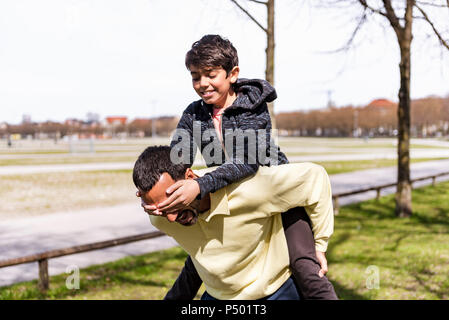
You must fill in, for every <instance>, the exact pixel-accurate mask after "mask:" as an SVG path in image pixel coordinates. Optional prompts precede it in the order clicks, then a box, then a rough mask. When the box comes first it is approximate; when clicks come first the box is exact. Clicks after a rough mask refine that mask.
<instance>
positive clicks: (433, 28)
mask: <svg viewBox="0 0 449 320" xmlns="http://www.w3.org/2000/svg"><path fill="white" fill-rule="evenodd" d="M447 1H448V2H449V0H447ZM415 7H416V8H417V9H418V10H419V12H421V14H422V15H423V17H424V20H426V21H427V23H428V24H429V25H430V26H431V27H432V30H433V32H434V33H435V35H436V36H437V38H438V40H439V41H440V43H441V44H442V45H443V46H445V47H446V48H447V49H448V50H449V43H448V41H446V40H444V39H443V37H442V35H441V34H440V32H439V31H438V30H437V28H436V27H435V25H434V23H433V22H432V21H431V20H430V19H429V16H428V15H427V13H426V12H425V11H424V10H423V9H422V8H421V7H420V6H419V5H417V4H415Z"/></svg>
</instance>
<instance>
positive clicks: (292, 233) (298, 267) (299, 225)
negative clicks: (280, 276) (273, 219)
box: [282, 207, 338, 300]
mask: <svg viewBox="0 0 449 320" xmlns="http://www.w3.org/2000/svg"><path fill="white" fill-rule="evenodd" d="M282 223H283V225H284V231H285V237H286V239H287V245H288V253H289V256H290V268H291V270H292V272H293V276H294V278H295V282H296V284H297V286H298V288H299V291H300V294H301V297H302V298H304V299H322V300H337V299H338V297H337V295H336V293H335V290H334V287H333V286H332V284H331V283H330V281H329V280H328V279H327V277H326V276H324V277H322V278H321V277H320V276H319V275H318V272H319V271H320V269H321V266H320V263H319V262H318V259H317V257H316V252H315V240H314V238H313V233H312V228H311V226H310V219H309V216H308V215H307V212H306V210H305V209H304V208H302V207H298V208H293V209H291V210H289V211H287V212H284V213H282Z"/></svg>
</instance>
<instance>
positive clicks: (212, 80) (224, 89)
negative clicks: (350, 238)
mask: <svg viewBox="0 0 449 320" xmlns="http://www.w3.org/2000/svg"><path fill="white" fill-rule="evenodd" d="M189 70H190V74H191V75H192V85H193V89H194V90H195V91H196V93H197V94H198V95H199V96H200V97H201V99H203V101H204V102H205V103H207V104H212V105H214V106H216V107H220V108H222V107H225V106H226V107H227V106H228V104H229V102H230V99H229V98H230V96H231V95H232V94H233V90H232V87H231V85H232V84H233V83H235V82H236V81H237V78H238V74H239V67H238V66H236V67H234V68H233V69H232V70H231V72H230V73H229V75H227V74H226V70H225V69H223V68H222V67H210V68H198V67H195V66H193V65H191V66H190V67H189ZM231 103H232V102H231Z"/></svg>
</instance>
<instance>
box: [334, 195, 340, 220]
mask: <svg viewBox="0 0 449 320" xmlns="http://www.w3.org/2000/svg"><path fill="white" fill-rule="evenodd" d="M339 211H340V205H339V204H338V197H334V215H335V216H338V214H339Z"/></svg>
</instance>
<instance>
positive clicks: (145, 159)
mask: <svg viewBox="0 0 449 320" xmlns="http://www.w3.org/2000/svg"><path fill="white" fill-rule="evenodd" d="M187 168H189V166H188V165H185V164H182V163H181V164H174V163H173V162H172V161H171V159H170V147H169V146H151V147H148V148H146V149H145V150H144V151H143V152H142V154H141V155H140V156H139V158H138V159H137V161H136V163H135V164H134V169H133V181H134V185H135V186H136V187H137V188H139V189H140V190H142V191H144V192H148V191H150V190H151V188H153V187H154V185H155V184H156V183H157V182H158V181H159V178H160V177H161V175H162V174H163V173H164V172H167V173H168V174H169V175H170V176H171V177H172V178H173V180H175V181H177V180H181V179H184V174H185V172H186V170H187Z"/></svg>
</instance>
